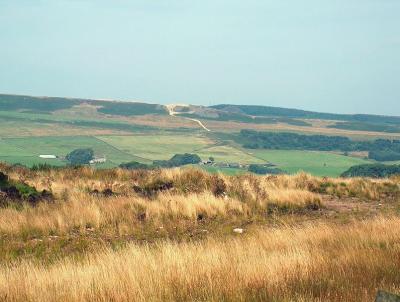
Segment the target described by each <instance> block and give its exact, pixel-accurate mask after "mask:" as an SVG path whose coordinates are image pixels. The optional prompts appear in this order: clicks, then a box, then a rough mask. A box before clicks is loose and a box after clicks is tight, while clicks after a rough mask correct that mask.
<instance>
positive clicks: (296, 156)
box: [249, 150, 370, 176]
mask: <svg viewBox="0 0 400 302" xmlns="http://www.w3.org/2000/svg"><path fill="white" fill-rule="evenodd" d="M249 152H251V153H252V154H253V155H254V156H257V157H258V158H260V159H263V160H266V161H268V162H270V163H273V164H275V165H276V166H277V167H278V168H280V169H282V170H284V171H286V172H288V173H296V172H299V171H304V172H308V173H311V174H313V175H318V176H339V175H340V174H341V173H343V172H344V171H346V170H347V169H348V168H350V167H351V166H355V165H361V164H366V163H370V161H368V160H365V159H361V158H355V157H350V156H343V155H338V154H333V153H329V152H314V151H299V150H251V151H249Z"/></svg>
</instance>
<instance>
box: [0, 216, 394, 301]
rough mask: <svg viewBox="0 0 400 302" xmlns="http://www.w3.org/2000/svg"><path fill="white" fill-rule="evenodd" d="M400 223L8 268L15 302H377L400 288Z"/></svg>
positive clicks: (4, 275) (323, 227) (267, 233)
mask: <svg viewBox="0 0 400 302" xmlns="http://www.w3.org/2000/svg"><path fill="white" fill-rule="evenodd" d="M399 242H400V219H399V218H393V219H375V220H373V221H365V222H361V223H354V224H352V225H347V226H335V225H329V224H322V223H317V224H314V225H307V226H304V227H300V228H295V229H294V228H287V227H282V228H279V229H270V230H262V229H259V230H258V231H256V232H254V233H252V234H249V235H244V236H243V237H238V238H235V239H229V240H218V241H217V240H208V241H205V242H201V243H181V244H176V243H171V242H164V243H161V244H158V245H156V246H137V245H129V246H128V247H127V248H125V249H123V250H121V251H113V250H109V249H107V250H104V251H101V252H99V253H95V254H91V255H88V256H87V257H86V259H85V260H83V261H81V262H77V261H75V260H74V259H65V260H62V261H60V262H57V263H55V264H52V265H50V266H44V265H38V264H33V263H30V262H22V263H19V264H16V265H13V266H3V267H1V268H0V297H1V298H2V299H3V300H8V301H372V299H373V296H374V294H375V293H376V291H377V289H378V288H385V289H387V290H391V291H398V290H399V289H400V288H399V284H400V274H399V273H398V272H399V270H400V244H399Z"/></svg>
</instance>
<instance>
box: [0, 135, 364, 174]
mask: <svg viewBox="0 0 400 302" xmlns="http://www.w3.org/2000/svg"><path fill="white" fill-rule="evenodd" d="M77 148H92V149H93V150H94V152H95V154H96V155H97V156H103V155H105V156H106V158H107V162H106V163H105V164H101V165H98V166H97V167H98V168H112V167H116V166H118V165H119V164H121V163H123V162H129V161H138V162H142V163H151V162H152V161H153V160H160V159H169V158H171V157H172V156H173V155H174V154H177V153H196V154H198V155H199V156H200V157H201V158H202V159H203V160H206V159H208V158H209V157H214V159H215V161H216V162H221V163H240V164H262V163H265V162H269V163H273V164H275V165H276V166H277V167H278V168H280V169H282V170H284V171H286V172H288V173H296V172H299V171H305V172H308V173H311V174H313V175H318V176H338V175H340V174H341V173H342V172H344V171H345V170H347V169H348V168H350V167H351V166H354V165H358V164H364V163H370V162H371V161H368V160H365V159H362V158H356V157H350V156H343V155H339V154H334V153H328V152H312V151H299V150H250V149H249V150H246V149H241V148H238V147H236V145H235V144H234V143H230V142H224V143H221V142H219V141H218V140H214V139H211V138H208V137H205V136H201V135H198V134H197V135H196V134H195V135H186V134H180V133H176V134H172V133H170V134H168V135H166V134H162V133H160V134H151V135H150V134H147V135H145V134H137V135H107V136H44V137H35V136H32V137H16V138H7V137H6V138H2V139H1V140H0V161H4V162H8V163H12V164H14V163H19V164H23V165H27V166H32V165H34V164H39V163H48V164H52V165H65V164H66V163H65V162H64V161H62V160H59V159H56V160H46V159H40V158H39V157H38V156H39V155H40V154H54V155H57V156H60V157H64V156H65V155H66V154H68V153H69V152H71V151H72V150H74V149H77ZM203 168H205V169H206V170H207V171H209V172H217V171H220V172H223V173H226V174H230V175H233V174H237V173H244V172H245V170H243V169H236V168H218V167H203Z"/></svg>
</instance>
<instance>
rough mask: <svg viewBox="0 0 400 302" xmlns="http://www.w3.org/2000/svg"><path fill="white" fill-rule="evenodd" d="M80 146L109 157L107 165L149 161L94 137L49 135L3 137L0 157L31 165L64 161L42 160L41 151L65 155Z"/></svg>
mask: <svg viewBox="0 0 400 302" xmlns="http://www.w3.org/2000/svg"><path fill="white" fill-rule="evenodd" d="M78 148H92V149H93V150H94V152H95V154H96V155H98V156H103V155H105V156H106V157H107V161H108V164H106V165H104V167H111V166H117V165H118V164H120V163H122V162H127V161H132V160H136V161H141V162H147V160H145V159H142V158H138V157H137V156H134V155H131V154H127V153H124V152H122V151H120V150H118V149H116V148H114V147H113V146H111V145H108V144H107V143H104V142H103V141H101V140H99V139H97V138H95V137H93V136H74V137H70V136H46V137H24V138H3V139H1V140H0V159H3V160H5V161H7V162H10V163H20V164H24V165H27V166H32V165H33V164H37V163H45V162H47V163H49V164H54V165H62V164H65V163H63V162H61V161H60V160H43V159H40V158H39V157H38V156H39V155H40V154H54V155H57V156H60V157H64V156H65V155H67V154H68V153H69V152H71V151H72V150H74V149H78Z"/></svg>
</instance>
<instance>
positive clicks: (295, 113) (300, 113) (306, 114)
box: [210, 104, 400, 125]
mask: <svg viewBox="0 0 400 302" xmlns="http://www.w3.org/2000/svg"><path fill="white" fill-rule="evenodd" d="M210 107H211V108H214V109H218V110H222V111H225V112H231V113H234V114H247V115H252V116H274V117H288V118H301V119H323V120H337V121H352V122H354V121H358V122H369V123H388V124H396V125H400V116H383V115H372V114H337V113H322V112H313V111H305V110H299V109H288V108H281V107H271V106H257V105H225V104H221V105H215V106H210Z"/></svg>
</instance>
